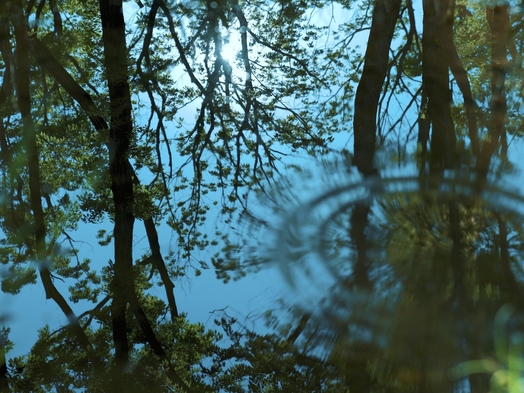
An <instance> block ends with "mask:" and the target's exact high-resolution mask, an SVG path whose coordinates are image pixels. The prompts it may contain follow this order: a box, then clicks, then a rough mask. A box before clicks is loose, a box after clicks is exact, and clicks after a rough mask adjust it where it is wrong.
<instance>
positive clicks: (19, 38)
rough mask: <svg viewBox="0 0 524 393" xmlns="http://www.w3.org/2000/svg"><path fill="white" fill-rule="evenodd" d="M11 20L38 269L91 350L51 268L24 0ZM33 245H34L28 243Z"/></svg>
mask: <svg viewBox="0 0 524 393" xmlns="http://www.w3.org/2000/svg"><path fill="white" fill-rule="evenodd" d="M11 19H12V22H13V25H14V33H15V40H16V53H15V59H16V71H15V73H16V74H15V83H16V96H17V103H18V108H19V111H20V115H21V117H22V126H23V144H24V147H25V149H26V154H27V167H28V172H29V196H30V203H31V210H32V212H33V219H34V227H33V234H34V242H35V244H34V246H33V247H34V249H35V253H36V259H37V261H38V270H39V272H40V278H41V280H42V283H43V285H44V289H45V292H46V298H47V299H53V300H54V301H55V302H56V304H57V305H58V306H59V307H60V309H61V310H62V312H63V313H64V314H65V315H66V316H67V318H68V319H69V321H70V324H71V327H72V328H73V330H74V332H75V334H76V336H77V338H78V340H79V342H80V344H81V345H82V347H83V348H84V349H86V350H89V351H91V349H92V347H91V344H90V343H89V340H88V338H87V336H86V335H85V333H84V331H83V330H82V328H81V327H80V324H79V322H78V320H77V318H76V316H75V315H74V313H73V310H72V309H71V307H70V306H69V304H68V303H67V301H66V300H65V299H64V297H63V296H62V294H61V293H60V292H59V291H58V290H57V289H56V287H55V285H54V283H53V281H52V278H51V272H50V271H49V267H48V258H47V250H46V242H45V236H46V228H45V222H44V211H43V208H42V200H41V199H42V195H41V190H40V185H41V179H40V165H39V157H38V149H37V144H36V131H35V127H34V123H33V118H32V115H31V96H30V91H29V56H28V54H29V52H28V51H29V43H28V38H27V31H28V28H27V22H26V17H25V15H24V12H23V8H22V4H21V2H20V1H15V2H13V6H12V14H11ZM28 246H29V247H30V246H31V245H30V244H29V245H28Z"/></svg>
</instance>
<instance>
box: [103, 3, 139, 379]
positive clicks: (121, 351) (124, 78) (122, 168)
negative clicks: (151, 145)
mask: <svg viewBox="0 0 524 393" xmlns="http://www.w3.org/2000/svg"><path fill="white" fill-rule="evenodd" d="M100 16H101V19H102V39H103V44H104V61H105V69H106V78H107V83H108V89H109V99H110V110H111V121H110V127H109V143H108V149H109V171H110V175H111V190H112V191H113V202H114V208H115V218H114V219H115V227H114V232H113V235H114V242H115V261H114V269H113V279H112V282H111V291H112V296H113V301H112V304H111V319H112V326H113V340H114V343H115V355H116V360H117V364H118V365H119V366H120V367H121V368H122V370H123V368H124V367H125V365H126V364H127V361H128V356H129V344H128V338H127V323H126V308H127V304H128V302H129V300H130V296H131V293H132V292H133V287H134V278H133V253H132V246H133V224H134V221H135V217H134V215H133V179H132V175H131V171H130V168H129V166H128V165H127V164H128V155H129V145H130V143H131V138H132V134H133V121H132V117H131V97H130V92H129V83H128V69H127V61H128V60H127V48H126V37H125V22H124V15H123V12H122V2H121V1H120V0H100Z"/></svg>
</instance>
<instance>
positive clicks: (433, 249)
mask: <svg viewBox="0 0 524 393" xmlns="http://www.w3.org/2000/svg"><path fill="white" fill-rule="evenodd" d="M516 179H517V177H515V175H509V176H505V177H504V176H502V177H499V178H497V180H496V181H492V180H487V181H480V180H479V179H478V178H477V177H475V176H474V175H472V174H471V173H469V172H460V171H458V172H446V173H445V174H444V175H443V176H440V177H436V176H432V177H430V176H427V175H423V176H421V175H420V174H419V173H417V171H416V170H415V171H410V170H400V171H398V172H396V173H390V174H389V175H387V176H385V175H383V176H382V177H378V176H377V177H372V178H366V179H363V178H361V177H360V176H358V175H357V174H355V173H354V172H353V171H352V170H351V169H350V168H349V167H348V166H347V165H345V164H344V162H343V161H322V162H321V163H320V164H319V166H318V167H317V168H313V169H311V168H310V169H307V170H306V169H304V168H301V169H298V170H297V171H296V172H292V174H290V175H288V177H287V178H285V180H283V181H282V183H281V184H280V185H279V186H278V187H275V188H274V189H273V191H272V194H270V195H268V196H266V197H265V198H263V199H264V200H265V201H266V206H269V207H270V209H268V210H271V211H272V212H273V217H270V216H268V215H266V216H265V220H264V221H263V222H262V221H257V222H256V223H257V225H256V227H257V228H258V230H260V229H262V230H263V231H265V232H264V233H265V235H264V236H259V237H257V238H258V239H260V238H264V239H270V240H269V241H268V243H267V244H265V245H262V244H260V243H258V245H257V247H259V248H256V249H258V250H260V249H263V250H269V252H267V253H266V254H263V255H262V256H260V255H259V257H258V259H257V260H258V261H260V259H262V260H264V261H265V262H266V263H274V264H277V265H278V266H280V267H281V271H282V273H283V274H284V276H285V277H286V278H287V280H288V282H289V283H290V285H291V286H292V287H293V288H294V291H293V296H292V297H289V298H286V299H285V302H286V303H287V304H290V305H291V308H292V309H294V310H295V311H296V310H298V311H299V313H303V314H305V315H308V316H309V317H310V318H311V319H310V322H309V324H308V326H309V339H310V340H312V341H314V342H316V344H317V345H318V347H319V348H320V349H319V350H321V351H323V353H324V354H325V355H326V356H327V357H330V358H336V359H339V360H340V361H343V362H344V364H346V365H347V367H348V369H353V370H357V369H358V364H360V365H361V366H362V364H365V366H362V367H366V368H368V369H369V368H370V367H371V368H372V371H373V373H382V374H381V375H382V378H385V379H387V378H388V377H387V376H388V375H391V380H392V381H395V382H394V383H395V384H401V383H402V381H403V380H404V379H406V383H410V382H412V383H416V384H420V383H422V379H424V381H426V382H425V383H428V384H430V385H431V386H433V388H434V389H436V390H435V391H439V390H438V389H443V390H440V391H444V390H449V386H450V385H449V384H450V383H456V382H450V381H453V378H455V379H460V378H462V377H467V376H469V383H470V384H474V383H477V382H476V380H475V378H477V379H478V378H486V377H487V376H488V377H489V374H490V372H491V373H493V372H494V370H495V368H493V367H492V368H491V369H490V370H491V371H488V370H485V369H484V368H483V367H484V366H483V365H484V363H482V364H480V363H479V364H480V366H479V365H478V364H477V366H478V367H477V366H475V367H476V368H475V367H473V369H471V370H470V369H468V368H467V367H466V366H464V367H466V368H463V369H460V371H459V372H457V368H456V367H458V366H457V365H461V364H464V365H467V364H469V363H464V362H468V361H472V360H475V359H485V358H487V357H489V358H490V359H492V360H493V359H496V360H494V362H495V363H494V364H500V365H505V364H506V363H507V362H508V359H507V351H506V352H504V351H502V352H501V350H500V348H499V350H497V345H495V343H496V342H497V340H498V342H499V343H504V342H506V341H507V340H510V341H511V340H513V341H512V342H514V341H515V337H517V338H518V340H520V336H518V335H517V332H518V331H521V330H522V328H523V327H524V326H523V322H524V321H523V318H522V315H523V314H522V312H521V310H522V309H524V297H523V295H524V280H523V279H524V276H523V264H522V261H523V258H522V249H523V246H522V236H523V217H524V214H523V213H524V211H523V209H524V203H523V202H524V199H523V198H522V196H521V195H520V194H519V192H518V189H516V187H515V186H516V185H518V181H517V180H516ZM511 184H513V186H512V185H511ZM266 211H267V210H266ZM254 216H256V214H254ZM261 246H262V247H261ZM253 249H255V248H253ZM502 307H507V308H506V311H505V313H504V315H503V317H499V320H500V318H502V319H503V323H502V325H503V327H502V328H500V329H499V330H498V333H497V334H495V331H494V328H493V326H494V323H495V321H496V320H497V312H498V311H499V310H501V308H502ZM500 324H501V323H500V322H499V325H500ZM519 342H520V341H519ZM499 347H500V345H499ZM475 364H476V363H475ZM452 367H455V369H454V370H455V371H454V372H453V373H451V374H450V372H449V370H450V369H451V368H452ZM479 367H480V369H479ZM504 367H506V366H504ZM488 368H489V367H488ZM368 371H369V370H368ZM348 372H349V371H348ZM479 372H482V373H479ZM474 373H476V374H474ZM431 391H433V390H431Z"/></svg>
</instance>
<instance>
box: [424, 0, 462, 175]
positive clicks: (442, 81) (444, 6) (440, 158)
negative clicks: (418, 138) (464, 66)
mask: <svg viewBox="0 0 524 393" xmlns="http://www.w3.org/2000/svg"><path fill="white" fill-rule="evenodd" d="M423 8H424V17H423V36H422V83H423V87H424V91H425V92H426V95H427V99H428V102H427V116H428V119H429V121H430V122H431V129H432V133H431V151H430V168H431V171H432V172H437V173H439V172H440V171H441V170H443V169H445V168H446V169H447V168H453V167H454V166H455V144H456V136H455V128H454V123H453V119H452V118H451V100H452V97H451V90H450V88H449V60H448V59H447V54H446V50H445V48H444V43H445V42H447V41H448V40H449V37H451V36H452V28H453V14H454V0H451V1H448V0H424V1H423Z"/></svg>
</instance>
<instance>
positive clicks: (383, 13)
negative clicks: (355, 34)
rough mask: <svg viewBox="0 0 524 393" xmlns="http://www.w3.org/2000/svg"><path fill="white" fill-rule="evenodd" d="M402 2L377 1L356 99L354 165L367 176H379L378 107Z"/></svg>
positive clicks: (396, 0) (394, 0)
mask: <svg viewBox="0 0 524 393" xmlns="http://www.w3.org/2000/svg"><path fill="white" fill-rule="evenodd" d="M400 4H401V1H400V0H377V2H376V4H375V8H374V10H373V19H372V22H371V30H370V32H369V40H368V46H367V48H366V54H365V60H364V69H363V70H362V76H361V78H360V82H359V84H358V87H357V93H356V96H355V117H354V121H353V130H354V149H355V156H354V157H355V158H354V163H355V166H356V167H357V168H358V170H359V171H360V172H362V173H363V174H364V175H365V176H367V175H372V174H374V173H376V168H375V165H374V158H375V150H376V139H377V106H378V100H379V98H380V93H381V92H382V86H383V84H384V79H385V77H386V73H387V70H388V60H389V49H390V46H391V40H392V38H393V33H394V31H395V24H396V23H397V19H398V17H399V12H400Z"/></svg>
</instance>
